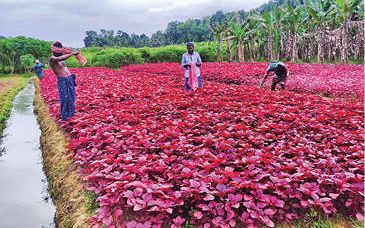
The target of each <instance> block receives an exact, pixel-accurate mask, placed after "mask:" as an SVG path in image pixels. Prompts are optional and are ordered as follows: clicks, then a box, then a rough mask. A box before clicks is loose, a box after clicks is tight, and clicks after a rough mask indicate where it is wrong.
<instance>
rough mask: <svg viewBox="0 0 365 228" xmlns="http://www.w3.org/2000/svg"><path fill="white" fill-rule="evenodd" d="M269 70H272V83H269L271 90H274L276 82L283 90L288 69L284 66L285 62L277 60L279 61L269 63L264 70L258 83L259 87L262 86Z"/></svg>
mask: <svg viewBox="0 0 365 228" xmlns="http://www.w3.org/2000/svg"><path fill="white" fill-rule="evenodd" d="M271 71H273V72H274V77H273V79H272V84H271V90H273V91H274V90H275V88H276V85H277V84H279V85H280V86H281V89H283V90H284V89H285V84H286V79H287V77H288V74H289V73H288V69H287V68H286V66H285V64H284V63H282V62H279V61H275V62H270V63H269V67H268V68H267V70H266V73H265V76H264V79H263V80H262V82H261V84H260V88H262V86H263V85H264V83H265V81H266V78H267V76H268V75H269V73H270V72H271Z"/></svg>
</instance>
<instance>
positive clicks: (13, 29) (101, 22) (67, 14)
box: [0, 0, 267, 47]
mask: <svg viewBox="0 0 365 228" xmlns="http://www.w3.org/2000/svg"><path fill="white" fill-rule="evenodd" d="M263 2H267V0H251V1H242V0H220V1H219V0H194V1H182V0H158V1H156V0H155V1H152V0H150V1H145V0H104V1H99V0H63V1H49V0H48V1H46V0H0V21H1V23H0V35H4V36H13V37H14V36H19V35H23V36H30V37H34V38H39V39H45V40H51V41H52V40H62V41H63V42H65V43H69V44H70V45H72V46H75V47H81V46H83V38H84V36H85V32H86V31H88V30H95V31H99V30H100V29H113V30H115V31H118V30H122V31H125V32H128V33H136V34H141V33H145V34H147V35H151V34H152V33H154V32H156V31H157V30H164V29H165V28H166V26H167V24H168V22H170V21H173V20H179V21H183V20H187V19H189V18H201V17H203V16H208V15H211V14H213V13H215V12H216V11H217V10H220V9H221V10H223V11H225V12H229V11H237V10H241V9H246V10H247V9H252V8H254V7H258V6H259V5H261V4H262V3H263Z"/></svg>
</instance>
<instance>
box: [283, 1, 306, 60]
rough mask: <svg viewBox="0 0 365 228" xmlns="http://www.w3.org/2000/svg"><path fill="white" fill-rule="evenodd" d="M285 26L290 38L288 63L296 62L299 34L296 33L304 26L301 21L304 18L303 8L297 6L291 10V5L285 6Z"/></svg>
mask: <svg viewBox="0 0 365 228" xmlns="http://www.w3.org/2000/svg"><path fill="white" fill-rule="evenodd" d="M286 12H287V14H286V19H285V21H286V25H287V28H288V29H287V31H288V36H289V37H290V38H291V42H290V43H289V54H290V57H291V58H290V61H292V62H296V61H297V60H298V43H299V39H300V37H299V33H298V31H299V30H301V29H302V27H303V26H304V23H303V20H304V18H305V14H304V10H303V7H301V6H298V7H296V8H293V7H292V6H291V4H287V7H286Z"/></svg>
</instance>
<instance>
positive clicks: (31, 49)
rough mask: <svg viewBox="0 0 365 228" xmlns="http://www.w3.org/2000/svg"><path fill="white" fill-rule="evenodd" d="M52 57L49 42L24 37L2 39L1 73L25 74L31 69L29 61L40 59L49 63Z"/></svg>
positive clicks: (0, 43)
mask: <svg viewBox="0 0 365 228" xmlns="http://www.w3.org/2000/svg"><path fill="white" fill-rule="evenodd" d="M50 55H51V49H50V43H49V42H47V41H43V40H38V39H33V38H27V37H23V36H19V37H15V38H6V39H0V72H2V73H14V72H24V70H25V69H29V65H30V63H29V61H31V60H33V61H34V59H39V60H40V61H41V62H48V58H49V56H50ZM33 63H34V62H33Z"/></svg>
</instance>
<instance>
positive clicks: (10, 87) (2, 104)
mask: <svg viewBox="0 0 365 228" xmlns="http://www.w3.org/2000/svg"><path fill="white" fill-rule="evenodd" d="M28 81H29V78H28V77H27V76H26V75H21V76H20V75H0V134H1V133H2V132H3V130H4V128H5V121H6V119H7V118H9V115H10V110H11V108H12V107H13V100H14V97H15V95H16V94H17V93H18V92H19V91H20V90H21V89H23V88H24V87H25V86H26V85H27V83H28Z"/></svg>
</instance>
